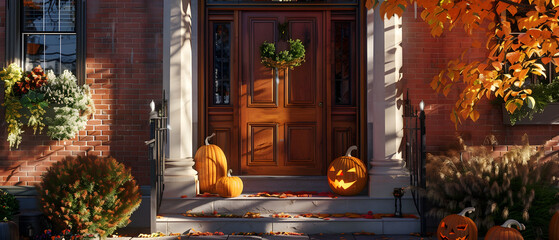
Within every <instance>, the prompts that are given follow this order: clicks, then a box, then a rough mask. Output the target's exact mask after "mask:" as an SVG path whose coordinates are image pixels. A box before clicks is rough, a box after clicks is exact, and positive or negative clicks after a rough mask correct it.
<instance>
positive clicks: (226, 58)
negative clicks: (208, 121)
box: [212, 22, 231, 105]
mask: <svg viewBox="0 0 559 240" xmlns="http://www.w3.org/2000/svg"><path fill="white" fill-rule="evenodd" d="M213 27H214V31H213V52H214V54H213V74H212V75H213V84H214V86H213V94H214V98H213V104H215V105H228V104H229V103H230V101H231V94H230V93H231V86H230V82H231V81H230V79H231V57H230V56H231V40H230V29H231V23H229V22H227V23H214V25H213Z"/></svg>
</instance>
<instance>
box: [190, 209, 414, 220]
mask: <svg viewBox="0 0 559 240" xmlns="http://www.w3.org/2000/svg"><path fill="white" fill-rule="evenodd" d="M182 215H183V216H185V217H200V218H262V217H263V216H262V215H261V214H260V213H254V212H246V213H245V214H243V215H237V214H223V213H218V212H217V211H213V213H204V212H203V211H202V212H192V211H191V210H188V211H186V213H183V214H182ZM270 217H272V218H320V219H323V220H331V219H332V218H365V219H381V218H394V217H396V216H395V215H394V214H392V213H373V212H372V211H369V212H367V213H366V214H361V213H352V212H347V213H302V214H297V215H291V214H288V213H283V212H281V213H274V214H272V215H270ZM402 218H415V219H418V218H419V217H418V216H417V215H414V214H404V215H403V216H402Z"/></svg>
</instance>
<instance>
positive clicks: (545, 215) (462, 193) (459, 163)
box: [426, 140, 559, 239]
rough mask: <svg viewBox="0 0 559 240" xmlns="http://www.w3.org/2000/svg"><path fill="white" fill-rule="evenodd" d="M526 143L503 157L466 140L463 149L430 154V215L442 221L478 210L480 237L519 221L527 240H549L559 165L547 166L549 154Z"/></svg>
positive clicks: (558, 197)
mask: <svg viewBox="0 0 559 240" xmlns="http://www.w3.org/2000/svg"><path fill="white" fill-rule="evenodd" d="M525 142H526V144H525V145H524V146H518V147H517V148H514V149H512V150H509V151H508V152H507V153H505V154H504V155H503V156H501V157H497V158H494V157H492V155H491V152H490V149H488V147H484V146H482V147H468V146H465V145H464V144H463V143H462V142H461V141H460V144H459V147H458V149H453V150H450V151H448V152H446V153H444V154H441V155H428V157H427V166H426V168H427V189H426V196H427V198H428V199H429V200H430V202H431V203H432V205H433V208H432V209H431V210H430V212H429V213H430V214H431V215H434V216H436V217H439V218H442V217H443V216H446V215H448V214H450V213H454V212H458V211H459V209H462V208H465V207H469V206H472V207H475V208H476V209H477V211H476V212H475V213H474V214H472V215H470V217H471V218H472V219H474V221H475V222H476V224H477V225H478V227H479V229H480V233H482V232H484V231H487V230H488V229H489V228H490V227H492V226H494V225H495V224H496V223H502V222H504V221H505V220H506V219H509V218H514V219H519V220H520V219H522V221H523V222H524V223H525V224H526V227H527V230H526V231H523V232H522V235H524V238H526V239H540V238H542V239H547V238H546V237H547V232H548V229H547V228H548V224H549V220H550V219H551V216H552V214H553V213H554V212H555V211H554V209H558V208H559V161H558V160H557V158H555V159H553V160H547V161H544V160H543V158H542V157H543V153H542V152H541V151H536V149H535V147H534V146H530V145H528V144H527V140H525ZM465 155H467V156H468V157H462V156H465ZM481 235H483V234H481Z"/></svg>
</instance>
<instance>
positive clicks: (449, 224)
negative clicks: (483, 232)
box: [437, 207, 477, 240]
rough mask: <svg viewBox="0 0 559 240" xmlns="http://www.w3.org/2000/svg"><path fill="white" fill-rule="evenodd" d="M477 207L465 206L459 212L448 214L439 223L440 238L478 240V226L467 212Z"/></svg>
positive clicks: (443, 239) (445, 239) (438, 235)
mask: <svg viewBox="0 0 559 240" xmlns="http://www.w3.org/2000/svg"><path fill="white" fill-rule="evenodd" d="M475 210H476V209H475V208H473V207H469V208H465V209H464V210H462V211H461V212H460V213H458V214H452V215H448V216H446V217H445V218H443V220H441V222H440V223H439V227H438V228H437V238H438V239H439V240H477V226H476V224H475V223H474V221H472V219H471V218H469V217H466V213H471V212H473V211H475Z"/></svg>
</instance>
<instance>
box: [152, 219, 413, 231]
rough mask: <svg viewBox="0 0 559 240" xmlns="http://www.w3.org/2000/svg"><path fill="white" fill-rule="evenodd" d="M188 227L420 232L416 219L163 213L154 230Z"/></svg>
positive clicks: (172, 229)
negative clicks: (215, 216) (229, 216)
mask: <svg viewBox="0 0 559 240" xmlns="http://www.w3.org/2000/svg"><path fill="white" fill-rule="evenodd" d="M190 229H194V230H196V231H200V232H216V231H217V232H223V233H225V234H231V233H235V232H257V233H266V232H297V233H305V234H319V233H323V234H333V233H355V232H372V233H375V234H409V233H415V232H419V229H420V223H419V219H414V218H381V219H364V218H330V219H328V220H326V219H319V218H271V217H263V218H193V217H184V216H181V215H163V216H161V217H158V219H157V231H160V232H162V233H166V234H169V233H183V232H186V231H188V230H190Z"/></svg>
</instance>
